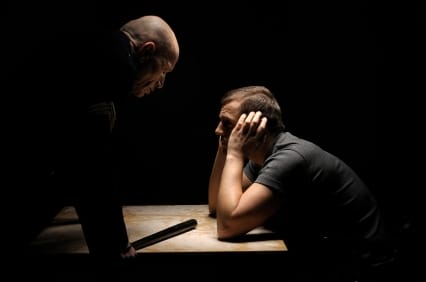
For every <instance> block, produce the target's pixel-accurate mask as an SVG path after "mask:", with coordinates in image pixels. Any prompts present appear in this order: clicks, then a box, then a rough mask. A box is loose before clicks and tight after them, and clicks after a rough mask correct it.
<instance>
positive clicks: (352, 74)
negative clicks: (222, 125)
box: [2, 1, 385, 203]
mask: <svg viewBox="0 0 426 282" xmlns="http://www.w3.org/2000/svg"><path fill="white" fill-rule="evenodd" d="M10 2H11V1H10ZM25 2H28V3H25ZM146 2H148V1H146ZM271 2H272V1H271ZM274 2H277V3H275V4H273V3H274ZM278 2H279V1H273V2H272V3H267V2H264V1H261V2H258V4H248V3H246V4H244V5H242V4H241V5H239V6H237V7H229V6H228V5H227V4H226V3H224V4H220V3H219V2H217V1H210V2H206V1H201V2H200V3H199V4H191V5H189V4H179V1H171V4H166V3H164V2H158V3H156V4H153V3H143V1H139V3H138V4H137V5H135V4H133V3H131V2H130V1H116V3H108V4H107V3H104V1H81V2H74V1H72V2H69V3H60V2H58V3H56V4H40V3H38V2H33V1H24V2H12V3H8V4H7V9H6V10H4V11H3V12H2V13H3V14H2V21H3V25H2V26H3V29H4V30H3V31H4V34H6V36H5V39H6V40H5V43H6V44H4V45H3V46H2V48H4V49H3V52H2V60H3V62H4V63H3V69H2V71H4V72H6V73H8V72H10V71H14V70H16V68H19V66H20V65H21V62H22V60H23V58H25V55H26V54H28V52H30V50H31V48H32V47H33V46H34V45H37V43H38V41H39V40H41V38H43V37H45V36H49V35H51V34H54V33H56V32H67V31H78V30H83V31H84V30H86V29H92V28H110V27H112V28H116V27H118V26H120V25H121V24H123V23H124V22H126V21H127V20H130V19H132V18H135V17H138V16H140V15H143V14H157V15H160V16H162V17H164V18H165V19H166V20H167V21H168V22H169V23H170V24H171V26H172V27H173V28H174V30H175V32H176V35H177V37H178V39H179V41H180V45H181V57H180V60H179V62H178V64H177V66H176V68H175V70H174V72H172V73H171V74H169V75H168V77H167V80H166V84H165V87H164V88H163V89H162V90H160V91H159V93H156V94H155V95H151V96H149V97H145V98H143V99H140V100H135V101H134V102H135V103H133V104H129V105H127V110H128V111H127V112H126V113H125V114H124V113H123V115H122V118H121V120H120V122H119V129H120V132H121V134H122V135H123V136H125V144H126V146H125V150H123V152H122V154H123V155H122V156H123V158H122V161H123V166H124V170H123V177H122V184H121V185H122V191H123V193H124V195H125V197H126V199H127V201H128V202H129V203H162V202H167V203H170V202H173V203H205V202H206V201H207V183H208V176H209V173H210V168H211V164H212V162H213V158H214V154H215V150H216V143H217V138H216V137H215V135H214V129H215V127H216V125H217V121H218V118H217V115H218V110H219V99H220V97H221V95H222V94H223V93H224V92H225V91H226V90H229V89H230V88H233V87H239V86H243V85H248V84H264V85H266V86H267V87H269V88H270V89H271V90H272V91H273V92H274V93H275V94H276V95H277V97H278V99H279V101H280V102H281V104H282V107H283V111H284V115H285V120H286V124H287V126H288V128H289V129H290V131H292V132H293V133H294V134H296V135H299V136H300V137H303V138H306V139H309V140H311V141H314V142H316V143H317V144H319V145H320V146H322V147H323V148H324V149H326V150H328V151H330V152H332V153H334V154H336V155H337V156H339V157H341V158H342V159H344V160H345V161H346V162H347V163H349V164H350V165H351V166H353V167H354V169H355V170H356V171H358V172H359V174H360V175H361V176H362V177H363V178H364V179H365V181H366V182H367V183H368V184H369V185H370V186H371V187H372V189H374V190H375V191H380V190H381V187H379V185H377V177H376V176H377V173H376V172H377V167H378V160H377V153H376V152H377V142H378V141H377V131H378V127H379V124H378V116H377V115H378V114H377V93H378V91H380V87H381V86H380V85H378V81H379V78H381V76H380V70H382V69H381V68H383V61H384V55H385V53H384V49H383V48H382V47H383V46H381V45H380V44H381V43H382V41H381V40H382V39H381V38H380V35H381V34H379V32H380V31H381V30H380V26H381V25H380V24H381V22H380V19H381V17H380V13H378V11H376V10H375V9H374V7H369V6H368V5H367V4H366V3H364V2H363V1H361V2H357V3H339V2H338V5H337V6H336V4H333V5H331V4H324V3H321V2H318V3H316V2H315V3H313V4H310V5H307V4H304V3H299V2H297V1H296V2H295V1H289V2H288V3H287V4H285V3H284V4H283V3H280V4H278ZM23 31H24V32H23ZM58 59H63V58H58ZM64 63H66V60H65V61H64ZM378 73H379V75H378ZM36 95H42V94H41V93H37V94H36ZM24 177H25V176H24ZM19 189H23V194H25V190H26V189H28V188H25V187H22V188H19ZM55 193H60V192H58V191H57V190H56V188H55Z"/></svg>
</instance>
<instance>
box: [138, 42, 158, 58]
mask: <svg viewBox="0 0 426 282" xmlns="http://www.w3.org/2000/svg"><path fill="white" fill-rule="evenodd" d="M155 48H156V46H155V43H154V42H152V41H148V42H145V43H144V44H142V45H139V47H138V49H137V57H138V58H139V59H140V60H143V61H145V60H149V59H150V58H152V56H153V55H154V52H155Z"/></svg>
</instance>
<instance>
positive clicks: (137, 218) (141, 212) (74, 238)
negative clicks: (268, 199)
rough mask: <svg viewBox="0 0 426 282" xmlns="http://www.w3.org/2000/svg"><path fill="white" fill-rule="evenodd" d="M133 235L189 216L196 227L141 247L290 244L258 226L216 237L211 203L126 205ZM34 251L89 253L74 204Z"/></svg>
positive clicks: (185, 249) (248, 248) (197, 249)
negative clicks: (233, 238) (234, 236)
mask: <svg viewBox="0 0 426 282" xmlns="http://www.w3.org/2000/svg"><path fill="white" fill-rule="evenodd" d="M123 210H124V218H125V222H126V224H127V229H128V234H129V239H130V240H131V241H135V240H138V239H140V238H142V237H145V236H148V235H151V234H153V233H155V232H158V231H161V230H163V229H165V228H168V227H170V226H172V225H174V224H178V223H181V222H184V221H186V220H188V219H196V220H197V225H196V227H195V228H194V229H192V230H189V231H187V232H184V233H182V234H179V235H177V236H174V237H172V238H169V239H166V240H163V241H160V242H158V243H155V244H153V245H150V246H147V247H144V248H142V249H139V250H138V255H139V254H144V253H253V252H262V253H265V252H269V253H283V252H286V251H287V247H286V245H285V243H284V241H283V240H280V239H279V238H277V236H275V234H273V233H272V232H270V231H268V230H266V229H264V228H257V229H255V230H253V231H251V232H250V233H248V234H247V235H246V236H244V237H243V239H242V240H239V241H238V242H224V241H219V240H218V239H217V238H216V220H215V219H214V218H212V217H210V216H209V215H208V208H207V205H142V206H124V207H123ZM29 251H30V253H33V254H88V249H87V246H86V244H85V241H84V238H83V233H82V230H81V226H80V224H79V222H78V218H77V215H76V212H75V210H74V208H73V207H65V208H63V209H62V210H61V211H60V212H59V213H58V215H57V216H56V217H55V218H54V220H53V222H52V223H51V225H49V226H48V227H47V228H45V229H44V230H43V231H42V232H41V233H40V234H39V236H38V237H37V238H36V240H34V241H33V242H32V243H31V245H30V248H29Z"/></svg>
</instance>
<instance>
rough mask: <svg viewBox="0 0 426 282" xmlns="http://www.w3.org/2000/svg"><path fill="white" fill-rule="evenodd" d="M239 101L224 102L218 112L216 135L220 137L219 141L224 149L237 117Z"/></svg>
mask: <svg viewBox="0 0 426 282" xmlns="http://www.w3.org/2000/svg"><path fill="white" fill-rule="evenodd" d="M239 108H240V102H239V101H236V100H234V101H231V102H229V103H228V104H225V105H224V106H223V107H222V108H221V110H220V113H219V120H220V121H219V124H218V125H217V127H216V130H215V133H216V135H218V136H220V137H221V143H222V146H223V147H224V149H226V146H227V143H228V138H229V135H230V134H231V132H232V129H233V128H234V127H235V125H236V124H237V121H238V118H239Z"/></svg>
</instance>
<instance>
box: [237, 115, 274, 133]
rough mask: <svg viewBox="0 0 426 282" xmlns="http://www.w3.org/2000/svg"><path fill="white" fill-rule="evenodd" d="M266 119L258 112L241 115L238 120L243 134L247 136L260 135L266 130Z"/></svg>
mask: <svg viewBox="0 0 426 282" xmlns="http://www.w3.org/2000/svg"><path fill="white" fill-rule="evenodd" d="M266 122H267V118H266V117H262V113H261V112H260V111H257V112H250V113H249V114H248V115H246V114H242V115H241V116H240V119H239V120H238V124H240V125H241V128H242V132H243V134H245V135H247V136H255V135H262V134H263V132H264V131H265V128H266Z"/></svg>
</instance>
